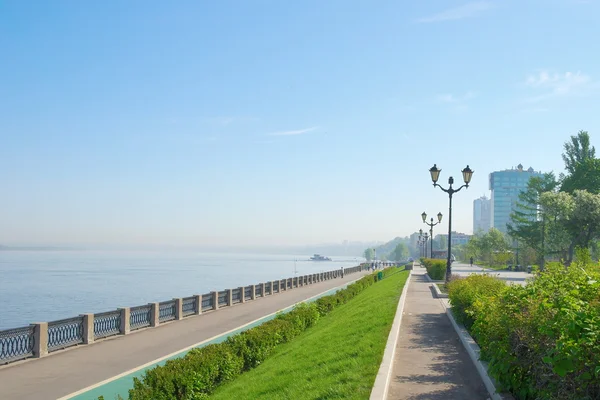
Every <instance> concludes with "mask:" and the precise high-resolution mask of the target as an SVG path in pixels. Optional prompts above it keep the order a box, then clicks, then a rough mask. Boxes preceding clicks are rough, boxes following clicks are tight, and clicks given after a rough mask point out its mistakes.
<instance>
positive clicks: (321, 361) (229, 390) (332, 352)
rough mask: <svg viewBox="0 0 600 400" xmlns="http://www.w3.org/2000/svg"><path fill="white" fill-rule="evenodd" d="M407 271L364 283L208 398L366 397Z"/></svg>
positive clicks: (371, 384)
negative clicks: (345, 300) (354, 294)
mask: <svg viewBox="0 0 600 400" xmlns="http://www.w3.org/2000/svg"><path fill="white" fill-rule="evenodd" d="M407 277H408V271H404V272H401V273H397V274H394V275H391V276H389V277H388V278H386V279H384V280H383V281H381V282H379V283H377V284H375V285H373V286H371V287H369V288H367V289H366V290H365V291H364V292H362V293H360V294H359V295H358V296H357V297H355V298H354V299H352V300H351V301H350V302H348V303H347V304H346V305H343V306H341V307H339V308H337V309H335V310H333V311H332V312H331V314H329V315H328V316H326V317H324V318H323V319H322V320H321V321H319V322H318V323H317V325H316V326H315V327H313V328H311V329H309V330H308V331H306V332H305V333H304V334H302V335H301V336H300V337H298V338H296V339H295V340H294V341H292V342H290V343H287V344H285V345H282V346H280V347H279V348H278V349H276V350H275V352H274V353H273V355H272V356H271V357H269V358H268V359H267V360H266V361H265V362H264V364H263V365H261V366H259V367H258V368H256V369H254V370H252V371H249V372H247V373H245V374H243V375H242V376H240V377H239V378H237V379H236V380H235V381H233V382H231V383H229V384H227V385H225V386H223V387H221V388H219V389H218V390H217V391H216V392H215V393H214V394H213V396H211V399H368V398H369V395H370V393H371V389H372V387H373V383H374V381H375V376H376V375H377V371H378V370H379V365H380V363H381V358H382V357H383V350H384V348H385V344H386V342H387V336H388V334H389V331H390V328H391V324H392V321H393V319H394V315H395V312H396V308H397V305H398V299H399V297H400V292H401V291H402V287H403V286H404V283H405V282H406V279H407Z"/></svg>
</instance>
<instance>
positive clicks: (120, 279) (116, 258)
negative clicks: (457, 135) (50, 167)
mask: <svg viewBox="0 0 600 400" xmlns="http://www.w3.org/2000/svg"><path fill="white" fill-rule="evenodd" d="M308 257H309V256H308V255H257V254H209V253H200V252H150V251H145V252H123V251H112V252H100V251H0V329H7V328H16V327H20V326H24V325H27V324H29V323H32V322H42V321H52V320H56V319H61V318H67V317H72V316H76V315H78V314H83V313H95V312H102V311H109V310H112V309H115V308H118V307H125V306H135V305H141V304H146V303H150V302H157V301H163V300H168V299H171V298H174V297H186V296H191V295H194V294H202V293H208V292H210V291H213V290H223V289H228V288H232V287H239V286H244V285H250V284H253V283H261V282H265V281H267V280H276V279H283V278H290V277H292V276H294V275H295V274H294V260H298V261H297V262H296V269H297V271H298V273H297V275H306V274H310V273H316V272H321V271H330V270H333V269H338V268H341V267H353V266H355V265H357V264H358V262H359V261H360V259H359V258H355V257H332V258H333V261H331V262H328V261H324V262H312V261H306V260H308Z"/></svg>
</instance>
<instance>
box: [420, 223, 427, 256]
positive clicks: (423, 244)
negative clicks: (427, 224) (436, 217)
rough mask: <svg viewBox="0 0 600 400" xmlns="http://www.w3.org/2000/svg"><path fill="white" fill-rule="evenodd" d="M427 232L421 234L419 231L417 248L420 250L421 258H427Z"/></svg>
mask: <svg viewBox="0 0 600 400" xmlns="http://www.w3.org/2000/svg"><path fill="white" fill-rule="evenodd" d="M427 238H428V236H427V232H425V234H423V229H419V247H420V250H421V257H427Z"/></svg>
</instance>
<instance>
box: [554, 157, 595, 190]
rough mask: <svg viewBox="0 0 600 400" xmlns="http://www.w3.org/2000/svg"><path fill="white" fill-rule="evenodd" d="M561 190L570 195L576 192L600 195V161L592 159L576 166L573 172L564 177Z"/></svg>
mask: <svg viewBox="0 0 600 400" xmlns="http://www.w3.org/2000/svg"><path fill="white" fill-rule="evenodd" d="M561 190H562V191H563V192H568V193H573V192H575V190H587V191H588V192H591V193H596V194H597V193H600V159H597V158H590V159H586V160H584V161H582V162H580V163H578V164H576V165H575V167H574V168H573V172H571V173H570V174H569V175H567V176H564V177H563V179H562V185H561Z"/></svg>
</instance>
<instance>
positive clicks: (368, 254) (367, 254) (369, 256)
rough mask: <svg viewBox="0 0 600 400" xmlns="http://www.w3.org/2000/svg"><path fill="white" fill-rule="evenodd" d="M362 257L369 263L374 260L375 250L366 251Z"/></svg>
mask: <svg viewBox="0 0 600 400" xmlns="http://www.w3.org/2000/svg"><path fill="white" fill-rule="evenodd" d="M364 257H365V258H366V259H367V261H371V260H372V259H373V258H375V250H373V249H372V248H368V249H366V250H365V253H364Z"/></svg>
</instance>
